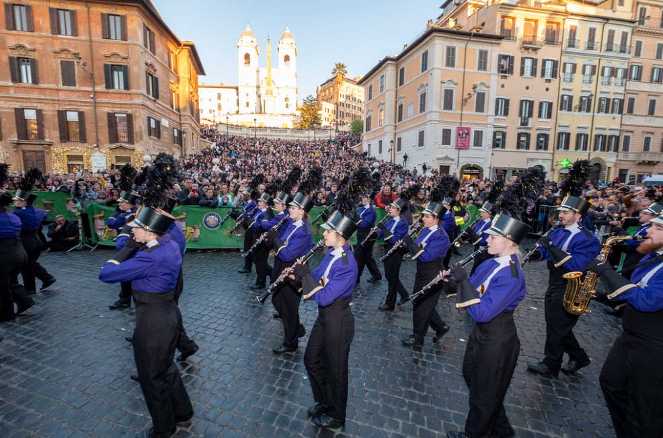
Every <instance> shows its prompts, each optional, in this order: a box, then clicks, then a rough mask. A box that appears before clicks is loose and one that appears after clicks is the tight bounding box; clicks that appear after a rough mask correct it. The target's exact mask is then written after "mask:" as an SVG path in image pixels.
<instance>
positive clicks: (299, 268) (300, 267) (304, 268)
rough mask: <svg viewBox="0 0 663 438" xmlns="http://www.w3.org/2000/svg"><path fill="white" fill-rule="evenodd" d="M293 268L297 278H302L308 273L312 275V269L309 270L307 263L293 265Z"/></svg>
mask: <svg viewBox="0 0 663 438" xmlns="http://www.w3.org/2000/svg"><path fill="white" fill-rule="evenodd" d="M293 270H294V271H295V275H296V276H297V278H298V279H300V280H301V279H302V278H304V277H306V276H307V275H311V271H310V270H309V268H308V265H306V264H301V263H297V264H296V265H295V266H294V267H293Z"/></svg>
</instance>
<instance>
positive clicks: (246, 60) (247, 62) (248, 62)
mask: <svg viewBox="0 0 663 438" xmlns="http://www.w3.org/2000/svg"><path fill="white" fill-rule="evenodd" d="M244 65H251V55H249V54H248V53H245V54H244Z"/></svg>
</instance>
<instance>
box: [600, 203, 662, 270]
mask: <svg viewBox="0 0 663 438" xmlns="http://www.w3.org/2000/svg"><path fill="white" fill-rule="evenodd" d="M661 213H663V204H661V203H658V202H654V203H652V204H651V205H649V206H648V207H647V208H643V209H642V210H640V213H639V218H638V219H639V221H640V224H641V225H640V228H639V229H638V231H636V232H635V234H634V235H633V237H634V239H633V240H626V241H624V242H621V243H620V244H617V245H615V248H613V251H612V253H613V254H615V257H620V256H621V254H622V253H624V254H626V258H625V259H624V264H623V268H622V273H623V274H624V275H627V274H630V273H632V272H633V270H634V269H635V268H636V267H637V265H638V263H639V262H640V259H642V257H643V256H644V255H645V254H648V253H649V252H651V251H653V250H654V249H655V247H654V246H652V243H651V241H649V240H642V241H640V240H636V239H644V238H645V237H646V236H647V233H648V231H649V228H650V227H651V226H652V223H651V221H652V220H653V219H655V218H656V217H658V215H660V214H661ZM611 259H612V260H613V261H617V262H618V260H614V259H613V258H612V257H611ZM614 264H615V265H617V263H614Z"/></svg>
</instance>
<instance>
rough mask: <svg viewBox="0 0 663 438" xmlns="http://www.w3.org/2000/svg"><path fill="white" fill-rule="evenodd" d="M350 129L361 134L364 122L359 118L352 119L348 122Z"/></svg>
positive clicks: (356, 133)
mask: <svg viewBox="0 0 663 438" xmlns="http://www.w3.org/2000/svg"><path fill="white" fill-rule="evenodd" d="M350 131H352V133H353V134H355V135H361V133H362V132H364V122H363V121H362V120H361V119H354V120H353V121H352V123H350Z"/></svg>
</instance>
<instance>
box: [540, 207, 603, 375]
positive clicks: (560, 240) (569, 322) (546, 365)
mask: <svg viewBox="0 0 663 438" xmlns="http://www.w3.org/2000/svg"><path fill="white" fill-rule="evenodd" d="M587 207H588V205H587V201H585V199H583V198H581V197H578V196H570V195H569V196H567V197H566V198H564V200H563V201H562V204H561V205H560V207H559V208H558V209H557V210H558V211H559V221H560V223H561V224H562V225H563V227H560V228H557V229H555V230H553V231H552V232H551V233H550V235H549V236H548V237H546V238H545V239H542V241H540V242H539V243H540V246H539V256H540V257H541V258H542V259H544V260H547V262H548V269H549V271H550V274H549V276H548V290H547V291H546V296H545V314H546V343H545V350H544V351H545V357H544V359H543V360H542V361H541V362H538V363H534V362H532V363H529V364H528V366H527V369H528V371H530V372H533V373H536V374H540V375H542V376H544V377H557V375H558V374H559V371H560V368H561V369H562V371H563V372H564V373H566V374H573V373H575V372H576V371H578V370H579V369H581V368H583V367H586V366H587V365H589V364H590V362H591V361H590V359H589V356H587V353H586V352H585V350H583V349H582V347H580V344H578V340H577V339H576V337H575V335H574V334H573V327H574V326H575V325H576V323H577V322H578V316H577V315H572V314H570V313H568V312H567V311H566V310H565V309H564V305H563V302H564V291H565V288H566V280H565V279H564V278H563V277H562V276H563V275H564V274H565V273H567V272H571V271H580V272H585V271H586V270H587V266H588V265H589V262H591V261H592V260H593V259H594V258H596V256H597V255H598V254H599V251H600V249H601V244H600V242H599V241H598V240H597V239H596V237H594V235H593V234H592V233H590V232H589V231H587V230H586V229H584V228H582V227H581V226H580V225H579V223H580V221H581V220H582V215H583V214H584V213H585V212H586V211H587ZM564 353H566V354H568V355H569V362H568V364H567V366H566V367H564V368H562V359H563V357H564Z"/></svg>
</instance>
